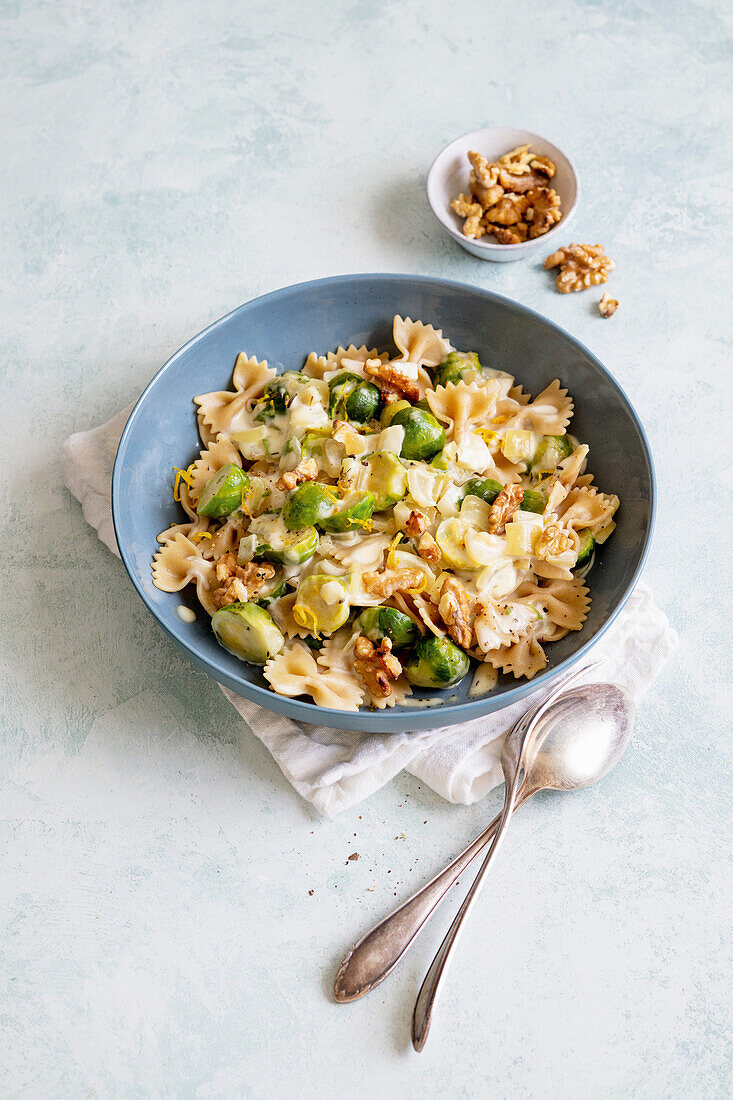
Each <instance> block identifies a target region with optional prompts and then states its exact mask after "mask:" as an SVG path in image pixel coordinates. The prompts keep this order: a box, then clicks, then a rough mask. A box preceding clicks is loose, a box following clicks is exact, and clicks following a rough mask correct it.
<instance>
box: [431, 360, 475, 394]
mask: <svg viewBox="0 0 733 1100" xmlns="http://www.w3.org/2000/svg"><path fill="white" fill-rule="evenodd" d="M480 370H481V363H480V362H479V357H478V355H477V354H476V352H475V351H468V352H466V354H465V355H463V354H462V353H461V352H460V351H452V352H451V353H450V355H448V357H447V358H446V359H444V360H443V362H442V363H441V364H440V366H439V367H438V368H437V369H436V371H435V374H434V376H433V385H434V386H435V387H436V388H437V387H438V386H447V385H448V383H449V382H460V381H461V380H462V378H463V376H464V374H467V373H468V372H469V371H480Z"/></svg>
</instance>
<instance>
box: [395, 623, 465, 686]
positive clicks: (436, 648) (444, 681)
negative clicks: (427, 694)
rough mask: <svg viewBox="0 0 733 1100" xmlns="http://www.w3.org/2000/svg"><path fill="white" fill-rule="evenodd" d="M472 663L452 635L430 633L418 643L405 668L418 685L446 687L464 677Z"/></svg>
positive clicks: (413, 681) (406, 673) (411, 681)
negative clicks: (442, 636)
mask: <svg viewBox="0 0 733 1100" xmlns="http://www.w3.org/2000/svg"><path fill="white" fill-rule="evenodd" d="M470 665H471V662H470V661H469V659H468V657H467V656H466V654H465V653H464V652H463V650H462V649H460V648H459V647H458V646H457V645H456V644H455V642H452V641H451V640H450V638H436V637H435V635H434V634H427V635H426V636H425V637H424V638H420V639H419V641H418V642H417V643H416V644H415V647H414V649H413V650H412V652H411V653H410V656H409V658H408V660H407V663H406V664H405V665H404V669H405V675H406V676H407V679H408V680H409V681H410V683H411V684H414V685H415V687H423V688H445V687H452V686H453V684H457V683H458V682H459V681H460V680H462V679H463V677H464V676H465V675H466V673H467V672H468V670H469V668H470Z"/></svg>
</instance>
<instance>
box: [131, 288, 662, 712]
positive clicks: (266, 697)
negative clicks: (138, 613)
mask: <svg viewBox="0 0 733 1100" xmlns="http://www.w3.org/2000/svg"><path fill="white" fill-rule="evenodd" d="M395 280H400V281H403V280H409V281H411V282H414V283H418V284H423V285H425V286H432V287H435V288H440V287H449V288H450V289H452V290H456V289H458V290H460V291H461V292H463V293H465V294H467V295H469V296H472V297H475V298H477V299H478V300H479V301H483V302H485V301H486V300H487V298H488V299H492V300H493V301H496V302H498V303H499V304H501V305H502V306H504V307H505V308H508V309H509V310H510V311H513V312H515V313H519V314H521V315H523V316H530V317H532V318H535V319H537V320H539V321H541V322H542V323H543V324H545V325H549V326H550V328H552V329H553V330H554V331H555V332H557V333H558V334H560V335H561V336H563V337H564V338H565V339H566V340H568V341H570V343H571V344H573V345H575V347H576V348H577V349H578V350H580V351H581V352H582V353H583V354H584V355H586V356H588V357H589V359H590V360H591V361H592V363H593V365H594V366H595V367H597V369H598V370H599V371H600V372H601V374H602V375H604V376H605V377H606V379H607V380H608V382H609V383H610V384H611V386H612V388H613V389H614V390H615V391H616V392H617V396H618V397H619V398H620V400H621V402H622V404H623V405H624V407H625V409H626V410H627V411H628V413H629V415H630V416H631V419H632V421H633V422H634V424H635V426H636V429H637V431H638V433H639V438H640V440H641V445H642V451H643V454H644V458H645V460H646V463H647V467H648V472H649V523H648V527H647V531H646V536H645V539H644V545H643V547H642V550H641V553H640V555H639V560H638V562H637V565H636V568H635V570H634V573H633V575H632V577H631V579H630V580H629V582H628V584H627V586H626V588H625V590H624V591H623V592H622V594H621V597H620V598H619V600H618V603H617V605H616V607H615V608H614V609H613V610H612V611H611V613H610V614H609V616H608V618H607V619H606V621H605V622H604V623H603V624H602V626H601V627H600V628H599V629H598V631H597V633H596V634H595V635H594V636H593V637H592V638H589V639H588V640H587V641H585V642H581V644H580V646H579V647H578V649H577V650H576V652H575V653H572V654H570V656H568V657H566V658H565V659H564V660H563V661H561V662H560V663H559V664H558V665H555V666H554V667H553V668H548V669H546V670H545V671H544V672H541V673H539V674H538V675H537V676H535V677H534V678H533V679H532V680H522V681H517V683H516V684H515V685H514V686H512V687H510V688H509V689H508V690H507V691H505V692H503V693H502V694H501V695H496V696H492V694H491V693H489V694H487V695H484V696H479V697H477V698H476V699H468V700H467V701H466V702H464V703H446V704H443V705H442V706H429V705H428V706H414V707H407V708H405V709H404V710H393V709H391V708H384V709H383V710H368V709H367V710H364V709H361V708H360V709H359V710H358V711H349V710H330V709H328V708H325V707H320V706H318V704H316V703H314V702H311V701H307V700H303V699H300V698H296V699H292V698H289V697H286V696H281V695H278V694H276V693H275V692H274V691H272V690H271V689H270V688H264V687H260V685H259V684H253V683H249V682H248V681H246V680H243V679H239V678H237V677H235V676H232V675H231V674H230V673H229V672H228V670H227V669H226V668H224V667H222V666H219V665H217V664H216V663H215V662H214V661H213V660H212V659H210V658H208V657H206V656H203V655H201V654H200V653H198V652H197V651H196V648H195V647H194V646H192V645H191V644H190V642H189V640H188V639H187V637H186V635H185V634H184V633H183V629H182V628H183V627H184V626H185V624H184V623H181V624H180V628H181V629H180V630H179V628H178V626H176V627H175V629H174V628H173V627H172V626H170V625H168V624H167V623H165V622H163V620H162V619H161V618H160V617H159V614H158V611H157V608H156V607H155V605H154V603H153V602H152V600H151V599H150V598H149V597H148V595H147V593H146V591H145V588H144V586H143V584H142V583H141V580H140V578H139V577H138V576H137V572H136V569H135V564H134V561H133V559H132V554H131V552H130V551H129V550H128V547H127V545H126V542H125V538H124V534H123V527H122V522H121V521H122V517H121V515H120V513H119V510H118V509H119V504H118V501H119V492H120V488H121V481H122V478H123V471H124V466H125V457H126V450H127V447H128V443H129V439H130V436H131V434H132V432H133V429H134V427H135V422H136V420H137V417H138V415H139V413H140V410H141V408H142V406H143V404H144V403H145V402H146V401H147V397H148V394H149V393H150V392H151V390H152V389H153V388H154V387H155V386H156V384H157V382H158V380H159V379H160V378H161V377H162V375H163V374H164V373H168V372H169V371H171V370H174V369H175V367H176V364H177V362H178V360H179V359H180V358H181V357H182V356H183V355H184V354H185V353H186V352H188V351H189V350H190V349H191V348H192V347H193V346H195V345H196V344H197V343H199V342H200V341H202V340H203V339H204V337H205V336H207V335H208V334H209V333H211V332H213V331H214V330H215V329H217V328H219V327H223V326H224V325H226V324H227V323H228V322H229V321H230V320H231V319H232V318H233V317H235V316H236V315H238V314H243V313H246V312H247V310H249V309H251V308H253V307H254V306H255V305H258V304H261V303H263V302H266V301H277V300H278V299H279V298H284V297H287V296H288V295H289V294H292V293H293V292H295V291H298V290H302V289H304V288H306V287H308V288H311V289H318V288H320V287H324V288H325V287H329V286H333V285H334V284H336V283H343V282H351V283H356V284H364V283H368V282H370V281H371V282H380V283H388V282H393V281H395ZM110 495H111V505H112V522H113V526H114V532H115V537H116V540H117V546H118V549H119V553H120V558H121V559H122V563H123V565H124V567H125V570H126V572H127V574H128V576H129V578H130V580H131V581H132V584H133V587H134V588H135V590H136V592H137V594H138V596H139V597H140V599H141V600H142V601H143V603H144V604H145V606H146V607H147V609H148V610H149V611H150V613H151V614H152V615H153V617H154V618H155V620H156V622H157V623H158V625H159V626H160V627H162V629H163V630H164V631H165V633H166V634H168V636H169V637H170V638H171V639H172V641H174V642H175V643H176V645H178V646H179V648H181V649H182V650H183V651H184V652H185V653H186V655H187V656H188V657H189V658H190V659H191V660H192V661H193V663H194V664H195V665H196V666H197V667H198V668H200V669H201V670H202V671H204V672H206V673H207V674H208V675H209V676H211V677H212V679H214V680H216V681H217V682H218V683H220V684H223V685H224V686H225V687H228V688H229V689H230V690H232V691H233V692H234V693H235V694H237V695H239V696H243V697H244V698H246V699H249V700H251V701H252V702H254V703H257V704H259V705H260V706H262V707H264V708H265V709H266V710H269V711H271V712H274V713H276V714H281V715H284V716H286V717H288V718H292V719H294V720H295V721H300V722H306V723H308V724H311V725H314V726H318V725H321V726H327V727H330V728H332V729H351V730H358V731H362V732H371V733H402V732H412V731H413V730H427V729H435V728H438V727H441V726H443V727H447V726H453V725H458V724H459V723H462V722H466V721H470V720H471V719H474V718H480V717H483V716H484V715H486V714H489V713H493V712H495V711H498V710H503V709H504V708H505V707H508V706H511V705H512V703H515V702H517V701H519V700H521V699H523V698H525V697H526V696H527V695H530V694H532V693H534V692H535V691H538V690H542V689H546V688H548V687H549V686H550V685H551V684H552V683H553V682H554V681H555V680H556V679H557V678H558V677H560V676H562V675H564V674H565V673H566V672H568V671H569V670H570V669H571V668H572V667H573V666H575V665H576V664H578V662H580V661H581V660H582V659H583V658H584V657H586V656H587V654H588V652H589V651H590V650H591V649H592V647H593V646H594V645H595V644H596V642H598V641H599V639H600V638H602V637H603V636H604V634H605V633H606V632H607V630H608V629H609V628H610V627H611V625H612V624H613V623H614V622H615V620H616V618H617V616H618V615H619V614H620V612H621V611H622V610H623V608H624V606H625V605H626V602H627V601H628V599H629V597H630V596H631V593H632V592H633V590H634V588H635V587H636V584H637V582H638V580H639V577H640V575H641V573H642V570H643V568H644V565H645V564H646V560H647V557H648V554H649V550H650V547H651V542H652V537H653V534H654V526H655V519H656V511H657V482H656V473H655V469H654V461H653V459H652V454H651V449H650V447H649V440H648V438H647V434H646V431H645V429H644V426H643V424H642V422H641V420H640V418H639V415H638V413H637V412H636V409H635V408H634V406H633V404H632V402H631V401H630V400H629V398H628V396H627V395H626V392H625V391H624V389H623V388H622V387H621V386H620V385H619V383H618V382H617V381H616V379H615V378H614V377H613V375H612V374H611V372H610V371H609V370H608V369H607V368H606V367H604V365H603V363H601V361H600V360H599V359H598V358H597V356H595V355H594V354H593V352H592V351H590V349H589V348H587V347H586V346H585V344H583V343H582V341H580V340H578V339H577V338H576V337H574V336H571V335H570V333H568V332H567V331H566V330H565V329H563V328H562V327H561V326H560V325H557V324H555V322H554V321H550V320H549V319H548V318H546V317H544V316H543V315H542V314H541V313H538V312H537V311H536V310H533V309H530V308H529V307H528V306H525V305H523V304H522V303H521V302H516V301H514V300H513V299H512V298H507V297H506V296H505V295H503V294H497V293H495V292H494V291H491V290H485V289H484V288H483V287H477V286H472V285H471V284H470V283H463V282H459V281H457V280H454V279H445V278H442V277H440V276H434V275H412V274H405V273H400V272H365V273H358V274H350V275H331V276H327V277H324V278H320V279H307V280H304V281H302V282H299V283H292V284H290V285H289V286H286V287H281V288H279V289H278V290H273V291H269V292H267V293H265V294H260V295H258V296H257V297H256V298H252V299H250V300H249V301H248V302H244V303H243V304H242V305H239V306H237V307H235V308H234V309H232V310H230V311H229V312H228V313H225V314H224V315H223V316H222V317H220V318H218V320H216V321H213V322H212V323H211V324H210V325H207V326H206V327H205V328H204V329H202V330H201V331H200V332H198V333H197V334H196V335H195V336H193V337H191V339H190V340H187V341H186V343H185V344H183V345H182V346H181V347H180V348H179V349H178V350H177V351H175V352H174V353H173V355H171V356H170V357H169V358H168V359H167V360H166V362H165V363H164V364H163V366H162V367H160V368H159V370H157V371H156V373H155V374H154V375H153V377H152V378H151V379H150V381H149V382H148V384H147V385H146V386H145V388H144V390H143V391H142V393H141V394H140V397H139V398H138V400H137V401H136V402H135V405H134V407H133V409H132V412H131V413H130V415H129V417H128V419H127V422H126V424H125V427H124V429H123V431H122V435H121V437H120V442H119V444H118V447H117V452H116V455H115V461H114V466H113V470H112V485H111V494H110ZM153 552H154V551H153V548H152V547H151V555H150V560H151V562H152V557H153ZM171 595H172V596H173V595H175V593H171ZM446 706H447V707H448V708H449V715H447V716H446V717H447V718H448V721H446V720H445V719H443V720H442V721H441V713H442V711H443V710H444V709H445V707H446Z"/></svg>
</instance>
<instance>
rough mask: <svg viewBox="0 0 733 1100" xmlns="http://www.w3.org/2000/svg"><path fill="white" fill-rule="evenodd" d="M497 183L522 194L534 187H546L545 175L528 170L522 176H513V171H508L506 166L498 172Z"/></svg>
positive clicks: (517, 193) (507, 189) (516, 193)
mask: <svg viewBox="0 0 733 1100" xmlns="http://www.w3.org/2000/svg"><path fill="white" fill-rule="evenodd" d="M499 183H500V184H501V186H502V187H503V188H504V189H505V190H506V191H511V192H513V193H514V194H515V195H523V194H524V193H525V191H531V190H532V188H534V187H546V186H547V177H546V176H540V175H537V173H536V172H528V173H527V174H526V175H524V176H515V175H514V173H513V172H508V171H507V170H506V168H502V170H501V172H499Z"/></svg>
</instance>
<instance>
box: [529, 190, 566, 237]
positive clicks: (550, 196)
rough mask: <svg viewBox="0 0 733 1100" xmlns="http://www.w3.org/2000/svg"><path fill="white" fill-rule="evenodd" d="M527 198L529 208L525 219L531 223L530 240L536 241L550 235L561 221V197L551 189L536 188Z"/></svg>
mask: <svg viewBox="0 0 733 1100" xmlns="http://www.w3.org/2000/svg"><path fill="white" fill-rule="evenodd" d="M526 198H527V201H528V206H527V209H526V210H525V212H524V217H525V219H526V221H528V222H529V223H530V226H529V236H530V240H534V238H535V237H542V236H543V235H544V234H545V233H548V232H549V231H550V229H552V227H553V225H556V224H557V223H558V222H559V221H560V218H561V216H562V215H561V214H560V196H559V195H558V193H557V191H553V189H552V188H551V187H536V188H534V190H532V191H528V192H527V195H526Z"/></svg>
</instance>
